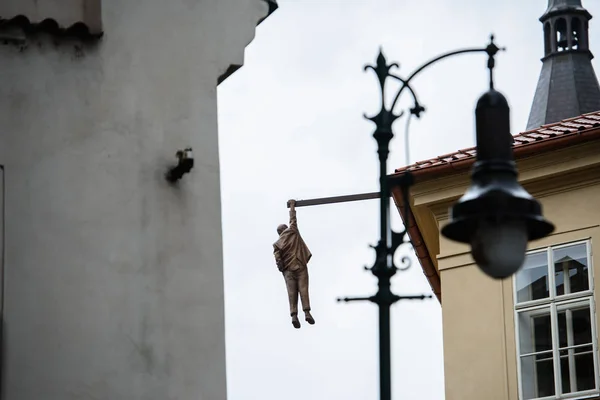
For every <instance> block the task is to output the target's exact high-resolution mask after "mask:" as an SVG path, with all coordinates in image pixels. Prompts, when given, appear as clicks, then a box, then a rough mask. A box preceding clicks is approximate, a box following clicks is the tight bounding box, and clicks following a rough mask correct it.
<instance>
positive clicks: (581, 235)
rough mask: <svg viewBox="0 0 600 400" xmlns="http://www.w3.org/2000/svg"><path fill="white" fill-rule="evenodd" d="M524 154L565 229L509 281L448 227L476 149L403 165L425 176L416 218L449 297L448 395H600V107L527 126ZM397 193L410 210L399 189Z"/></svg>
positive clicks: (523, 166)
mask: <svg viewBox="0 0 600 400" xmlns="http://www.w3.org/2000/svg"><path fill="white" fill-rule="evenodd" d="M514 154H515V158H516V160H517V166H518V170H519V181H520V182H521V184H522V185H523V187H524V188H525V189H526V190H527V191H528V192H529V193H530V194H531V195H533V196H534V197H535V198H536V199H538V200H539V201H540V202H541V204H542V206H543V212H544V216H545V217H546V218H547V219H548V220H550V221H551V222H552V223H554V225H555V226H556V229H555V231H554V232H553V233H552V234H551V235H550V236H548V237H546V238H544V239H542V240H538V241H535V242H531V243H529V248H528V255H527V258H526V261H525V264H524V266H523V268H522V269H521V270H520V271H519V272H518V273H517V274H515V275H514V276H513V277H511V278H507V279H505V280H494V279H492V278H490V277H488V276H487V275H485V274H484V273H483V272H481V271H480V270H479V268H478V267H477V265H475V264H474V261H473V259H472V257H471V255H470V248H469V246H466V245H463V244H460V243H456V242H452V241H449V240H448V239H446V238H445V237H443V236H442V235H441V234H440V229H441V228H442V227H443V226H444V225H445V224H446V223H448V220H449V215H448V210H449V208H450V207H451V206H452V204H453V203H454V202H456V200H458V198H459V197H460V196H462V194H464V193H465V191H466V190H467V188H468V186H469V185H470V175H469V173H468V171H469V169H470V167H471V165H472V163H473V162H474V159H475V157H474V149H465V150H463V151H460V152H457V153H453V154H450V155H447V156H442V157H438V158H436V159H434V160H429V161H428V162H424V163H418V164H415V165H413V166H409V167H407V168H403V169H401V170H398V171H397V173H396V174H397V175H402V174H404V173H406V171H410V172H411V173H412V175H413V176H414V178H415V184H414V186H413V187H412V188H411V194H410V197H409V203H410V208H411V215H412V217H411V219H410V220H409V221H408V223H407V225H408V230H409V235H410V237H411V240H412V241H413V243H414V247H415V251H416V253H417V256H418V258H419V261H420V263H421V265H422V267H423V270H424V273H425V275H426V276H427V278H428V280H429V282H430V283H431V286H432V289H433V291H434V292H435V293H436V295H437V296H438V299H439V300H440V302H441V305H442V318H443V341H444V372H445V385H446V399H447V400H471V399H472V400H476V399H477V400H482V399H486V400H488V399H489V400H493V399H510V400H519V399H523V400H525V399H584V398H586V399H587V398H600V373H599V371H600V365H599V361H600V360H599V359H598V330H599V328H600V327H599V326H598V318H597V315H596V310H597V308H598V306H600V303H599V302H600V293H598V290H597V289H596V288H598V287H600V259H599V258H596V262H594V252H595V251H596V252H600V112H596V113H590V114H585V115H582V116H580V117H576V118H571V119H569V120H565V121H562V122H560V123H556V124H552V125H547V126H544V127H542V128H539V129H536V130H533V131H529V132H525V133H522V134H519V135H516V136H515V144H514ZM394 200H395V201H396V205H397V206H398V209H399V210H400V211H402V213H403V212H404V204H403V201H402V198H401V196H400V193H399V191H398V189H394ZM594 265H596V266H595V267H594Z"/></svg>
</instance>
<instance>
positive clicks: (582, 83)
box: [527, 0, 600, 130]
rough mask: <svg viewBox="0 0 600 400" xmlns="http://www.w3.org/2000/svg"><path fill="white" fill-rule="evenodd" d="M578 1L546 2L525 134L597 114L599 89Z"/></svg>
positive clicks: (586, 25)
mask: <svg viewBox="0 0 600 400" xmlns="http://www.w3.org/2000/svg"><path fill="white" fill-rule="evenodd" d="M590 19H592V15H591V14H590V13H589V12H588V11H587V10H586V9H585V8H584V7H583V6H582V4H581V0H548V9H547V10H546V12H544V14H543V15H542V16H541V17H540V21H541V22H542V24H543V26H544V57H543V58H542V72H541V73H540V78H539V81H538V84H537V88H536V91H535V96H534V99H533V104H532V106H531V112H530V114H529V121H528V122H527V130H530V129H535V128H537V127H539V126H541V125H545V124H550V123H553V122H558V121H561V120H563V119H566V118H571V117H576V116H578V115H581V114H585V113H588V112H592V111H598V110H600V86H599V85H598V79H597V78H596V74H595V72H594V68H593V67H592V62H591V60H592V58H593V55H592V53H591V52H590V47H589V21H590Z"/></svg>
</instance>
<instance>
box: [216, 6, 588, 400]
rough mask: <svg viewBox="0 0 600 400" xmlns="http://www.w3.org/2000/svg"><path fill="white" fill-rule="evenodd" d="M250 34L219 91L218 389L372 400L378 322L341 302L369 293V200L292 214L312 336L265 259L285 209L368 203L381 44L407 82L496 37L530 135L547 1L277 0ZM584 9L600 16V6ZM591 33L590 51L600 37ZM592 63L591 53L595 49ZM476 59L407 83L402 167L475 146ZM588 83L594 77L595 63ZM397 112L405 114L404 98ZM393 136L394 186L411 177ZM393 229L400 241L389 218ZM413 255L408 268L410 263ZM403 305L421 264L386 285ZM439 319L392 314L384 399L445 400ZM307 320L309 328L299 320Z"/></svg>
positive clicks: (239, 397) (372, 234) (519, 125)
mask: <svg viewBox="0 0 600 400" xmlns="http://www.w3.org/2000/svg"><path fill="white" fill-rule="evenodd" d="M279 4H280V8H279V9H278V10H277V11H276V12H275V13H274V14H273V15H272V16H271V17H270V18H269V19H267V20H266V21H265V22H264V23H263V24H261V25H260V26H259V28H258V29H257V32H256V37H255V39H254V41H253V42H252V43H251V44H250V45H249V46H248V48H247V49H246V59H245V65H244V67H243V68H241V69H240V70H239V71H238V72H236V73H235V74H234V75H233V76H232V77H231V78H229V79H228V80H227V81H226V82H224V83H223V84H222V85H221V86H220V87H219V92H218V96H219V124H220V155H221V171H222V197H223V229H224V256H225V293H226V321H227V327H226V328H227V374H228V376H227V379H228V390H229V398H230V399H231V400H248V399H257V400H280V399H286V400H306V399H315V400H320V399H328V400H337V399H340V400H342V399H343V400H364V399H376V398H378V341H377V326H378V322H377V308H376V306H375V305H372V304H369V303H351V304H340V303H336V302H335V299H336V297H338V296H346V295H371V294H373V293H374V292H375V291H376V280H375V278H374V277H373V276H372V275H371V274H370V273H368V272H366V271H364V270H363V269H362V267H363V266H364V265H365V264H372V262H373V258H374V257H373V255H374V254H373V251H372V250H371V249H369V248H368V244H374V243H375V242H376V241H377V239H378V208H377V207H378V204H377V201H373V200H371V201H366V202H359V203H348V204H338V205H326V206H318V207H310V208H300V209H299V210H298V217H299V225H300V228H301V231H302V233H303V236H304V238H305V240H306V242H307V243H308V245H309V247H310V248H311V250H312V252H313V254H314V256H313V259H312V261H311V263H310V264H309V270H310V295H311V302H312V307H313V315H314V317H315V319H316V321H317V323H316V325H314V326H309V325H307V324H306V323H304V324H303V326H302V329H300V330H295V329H294V328H293V327H292V326H291V324H290V319H289V312H288V303H287V294H286V291H285V285H284V281H283V278H282V276H281V274H280V273H279V272H278V271H277V269H276V267H275V263H274V261H273V256H272V247H271V244H272V242H273V241H275V240H276V236H277V234H276V231H275V228H276V226H277V225H278V224H280V223H282V222H286V220H287V209H286V207H285V204H286V200H287V199H289V198H297V199H301V198H304V199H306V198H313V197H323V196H332V195H342V194H351V193H362V192H370V191H375V190H377V189H378V187H377V179H378V170H377V157H376V153H375V149H376V144H375V141H374V139H373V138H372V137H371V134H372V131H373V126H372V124H371V123H370V122H368V121H365V120H364V119H363V117H362V115H363V113H364V112H368V113H371V112H373V111H376V110H377V108H378V106H379V104H378V102H379V99H378V93H377V90H378V88H377V83H376V80H375V77H374V75H372V72H371V73H365V72H363V70H362V67H363V65H364V64H365V63H372V62H373V61H374V60H375V57H376V55H377V52H378V49H379V46H380V45H381V46H382V47H383V49H384V53H385V54H386V56H387V57H388V60H391V61H397V62H399V63H400V74H401V75H404V76H406V75H408V73H410V72H411V71H412V70H413V69H414V68H416V67H417V66H419V65H420V64H422V63H423V62H425V61H426V60H428V59H430V58H432V57H434V56H436V55H438V54H440V53H443V52H446V51H448V50H454V49H457V48H461V47H474V46H484V45H486V44H487V43H488V36H489V34H490V33H491V32H493V33H495V34H496V42H497V43H498V44H499V45H503V46H507V48H508V51H507V52H505V53H501V54H499V56H498V57H497V64H496V65H497V68H496V86H497V88H498V90H500V91H502V92H503V93H504V94H505V95H506V96H507V98H508V100H509V103H510V105H511V112H512V114H511V115H512V131H513V133H517V132H519V131H522V130H523V129H524V128H525V125H526V122H527V116H528V113H529V108H530V106H531V100H532V98H533V93H534V89H535V85H536V82H537V78H538V74H539V72H540V68H541V62H540V60H539V59H540V57H541V56H542V48H543V46H542V26H541V23H540V22H539V21H538V18H539V16H540V15H541V14H542V13H543V11H544V10H545V7H546V4H547V1H546V0H504V1H502V2H499V1H498V2H492V1H481V0H452V1H449V0H422V1H409V0H279ZM584 5H585V6H586V7H587V8H588V10H589V11H590V12H591V13H592V14H593V15H597V16H600V3H598V2H597V1H591V0H587V1H584ZM597 24H598V23H597V22H596V20H592V23H591V29H592V33H591V46H592V50H594V49H600V47H599V46H600V44H599V43H600V25H597ZM598 51H600V50H598ZM485 65H486V58H485V55H483V54H476V55H466V56H461V57H457V58H454V59H449V60H447V61H444V62H442V63H440V64H438V65H437V66H434V67H432V68H430V69H429V70H427V71H426V72H424V73H423V74H422V75H421V76H420V77H419V78H418V79H416V80H415V82H414V87H415V89H416V91H417V93H418V95H419V97H420V101H421V102H422V103H423V104H424V105H425V107H426V108H427V112H426V113H425V114H424V115H423V117H422V118H421V120H413V122H412V126H411V144H410V152H411V161H416V160H421V159H426V158H429V157H434V156H437V155H440V154H445V153H448V152H451V151H454V150H457V149H460V148H464V147H469V146H472V145H474V120H473V116H474V115H473V113H474V106H475V102H476V100H477V98H478V96H479V95H480V94H481V93H482V92H483V91H485V90H486V85H487V77H486V76H487V75H486V74H487V71H486V68H485ZM594 65H595V68H596V70H597V71H598V70H599V69H600V66H599V65H598V63H597V62H596V60H594ZM403 105H405V106H409V105H411V103H410V99H409V98H408V96H407V97H406V98H405V99H404V102H403ZM403 123H404V121H403V120H401V121H400V122H399V123H397V124H396V126H395V129H396V133H397V135H396V138H395V139H394V140H393V142H392V154H391V162H390V172H391V171H392V168H393V167H400V166H402V165H404V164H405V160H404V148H403V146H404V142H403V132H404V125H403ZM393 222H394V225H395V227H396V228H397V229H399V228H401V225H400V222H399V218H397V216H394V220H393ZM409 251H410V254H412V251H411V250H409ZM393 288H394V290H395V292H396V293H398V294H420V293H423V292H425V293H430V288H429V285H428V283H427V281H426V280H425V277H424V276H423V273H422V272H421V269H420V267H419V265H418V264H417V263H416V261H413V268H412V269H411V270H410V271H408V272H404V273H400V274H398V275H397V276H396V277H395V278H394V282H393ZM441 315H442V314H441V308H440V305H439V304H438V303H437V301H436V300H430V301H427V302H416V303H397V304H396V305H395V306H394V308H393V309H392V353H393V354H392V367H393V372H392V373H393V392H394V399H442V398H444V377H443V347H442V323H441ZM302 322H304V321H302Z"/></svg>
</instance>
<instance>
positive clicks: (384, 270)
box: [313, 35, 500, 400]
mask: <svg viewBox="0 0 600 400" xmlns="http://www.w3.org/2000/svg"><path fill="white" fill-rule="evenodd" d="M498 50H500V49H499V48H498V47H496V45H495V44H494V37H493V35H492V37H491V42H490V44H489V45H488V46H487V47H485V48H478V49H465V50H458V51H453V52H449V53H446V54H443V55H441V56H439V57H436V58H434V59H433V60H430V61H428V62H427V63H425V64H423V65H422V66H421V67H419V68H417V69H416V70H415V72H413V73H412V74H411V75H410V76H409V77H408V79H402V78H400V77H398V76H396V75H394V74H391V73H390V69H391V68H392V67H398V65H397V64H390V65H388V64H387V61H386V59H385V57H384V56H383V54H382V53H381V52H379V56H378V57H377V63H376V65H375V66H366V67H365V69H368V68H371V69H373V70H374V71H375V74H376V75H377V78H378V80H379V85H380V88H381V110H380V111H379V113H378V114H377V115H375V116H373V117H370V118H368V119H369V120H371V121H373V122H374V123H375V126H376V128H375V132H374V133H373V137H374V138H375V140H376V141H377V153H378V154H379V184H380V191H379V199H380V226H379V227H380V239H379V243H378V244H377V246H372V247H373V248H374V249H375V252H376V260H375V264H374V265H373V267H372V268H366V269H370V270H371V272H372V273H373V275H375V276H376V277H377V278H378V290H377V293H376V294H375V295H374V296H371V297H351V298H344V299H338V301H361V300H368V301H371V302H373V303H375V304H377V305H378V306H379V386H380V400H391V399H392V378H391V376H392V366H391V338H390V307H391V306H392V304H394V303H395V302H397V301H399V300H423V299H426V298H431V297H432V296H431V295H429V296H426V295H417V296H415V295H411V296H397V295H395V294H393V293H392V291H391V287H390V283H391V278H392V277H393V276H394V275H395V274H396V272H397V271H398V270H399V269H398V268H397V267H396V265H395V263H394V259H393V256H394V253H395V252H396V250H397V248H398V247H399V246H401V245H402V244H404V243H405V242H404V237H405V236H406V233H407V229H406V226H407V225H408V223H409V218H410V205H409V204H408V201H407V199H408V190H409V188H410V186H411V184H412V176H411V175H410V173H406V175H405V176H403V178H402V179H398V180H396V181H395V183H394V184H395V185H398V186H400V188H401V190H402V195H403V198H404V203H405V204H404V210H405V212H404V214H405V215H404V216H403V217H404V218H403V219H404V221H405V229H404V231H402V232H400V233H397V232H394V231H392V230H391V226H390V193H391V190H390V181H389V178H388V176H387V159H388V155H389V144H390V141H391V140H392V138H393V137H394V133H393V131H392V125H393V123H394V121H395V120H396V119H397V118H399V117H400V116H402V113H400V114H394V111H393V110H394V106H395V105H396V103H397V101H398V99H399V97H400V94H401V93H402V92H403V91H404V89H408V90H409V92H410V93H411V94H412V97H413V100H414V102H415V104H414V107H413V108H411V109H410V114H411V115H409V118H410V116H412V115H416V116H417V117H419V116H420V113H421V112H423V111H424V110H425V109H424V108H423V107H422V106H421V105H420V104H419V102H418V100H417V97H416V94H415V92H414V90H413V89H412V87H411V86H410V81H411V80H412V79H413V78H414V77H415V76H416V75H417V74H418V73H420V72H421V71H423V70H424V69H426V68H427V67H429V66H430V65H432V64H435V63H436V62H438V61H440V60H442V59H445V58H448V57H450V56H454V55H457V54H465V53H475V52H486V53H487V54H488V56H489V59H490V60H492V61H490V62H493V56H494V55H495V54H496V53H497V52H498ZM387 78H393V79H396V80H398V81H400V82H401V83H402V86H401V88H400V89H399V91H398V93H397V94H396V96H395V98H394V101H393V103H392V106H391V107H390V109H387V108H386V106H385V97H386V96H385V82H386V80H387ZM362 196H363V195H361V197H360V199H363V197H362ZM374 197H375V196H372V194H368V195H366V196H365V197H364V198H365V199H366V198H374ZM340 199H341V198H331V199H327V201H330V202H333V201H349V200H358V199H359V198H358V197H357V198H354V197H353V198H352V199H349V198H344V199H343V200H340ZM319 200H320V201H321V202H323V200H324V199H318V200H317V201H319ZM313 203H314V204H317V203H316V202H313ZM319 204H320V203H319ZM403 263H405V264H407V266H406V267H405V268H402V269H401V270H402V271H404V270H406V269H408V267H409V266H410V260H409V259H408V258H403Z"/></svg>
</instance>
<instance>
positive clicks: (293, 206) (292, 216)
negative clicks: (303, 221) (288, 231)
mask: <svg viewBox="0 0 600 400" xmlns="http://www.w3.org/2000/svg"><path fill="white" fill-rule="evenodd" d="M288 204H289V205H290V228H293V229H298V219H297V218H296V200H290V201H288Z"/></svg>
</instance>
